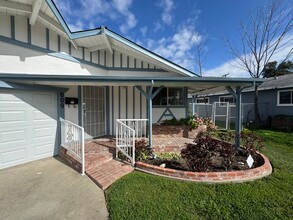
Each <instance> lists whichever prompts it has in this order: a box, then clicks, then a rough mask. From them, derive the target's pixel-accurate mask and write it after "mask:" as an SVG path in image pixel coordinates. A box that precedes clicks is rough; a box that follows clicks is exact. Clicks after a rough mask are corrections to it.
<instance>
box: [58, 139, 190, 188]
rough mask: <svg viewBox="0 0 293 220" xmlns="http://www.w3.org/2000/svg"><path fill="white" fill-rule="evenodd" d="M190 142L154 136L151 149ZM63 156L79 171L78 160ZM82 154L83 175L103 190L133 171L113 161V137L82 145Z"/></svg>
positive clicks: (173, 146) (132, 168)
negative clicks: (83, 159) (83, 157)
mask: <svg viewBox="0 0 293 220" xmlns="http://www.w3.org/2000/svg"><path fill="white" fill-rule="evenodd" d="M192 141H193V139H192V138H184V137H167V136H166V137H156V136H154V138H153V147H154V148H155V149H158V150H159V149H160V148H162V147H164V148H169V149H174V148H177V147H180V146H184V144H185V143H191V142H192ZM65 154H66V155H68V156H70V157H72V158H68V161H67V162H68V163H69V164H70V165H71V166H72V167H73V168H77V169H80V165H79V160H78V158H77V157H76V156H75V155H73V154H72V153H70V152H69V151H66V152H61V153H60V156H61V157H62V158H63V159H65V160H66V157H65ZM84 154H85V173H86V174H87V176H89V177H90V178H91V179H92V180H93V181H94V182H95V183H96V184H97V185H98V186H100V187H101V188H102V189H103V190H105V189H107V188H108V187H109V186H110V185H111V184H112V183H114V182H115V181H116V180H118V179H119V178H121V177H123V176H124V175H126V174H128V173H130V172H132V171H133V170H134V167H132V166H131V165H130V164H129V163H125V162H123V161H121V160H117V159H115V158H116V138H115V137H114V136H104V137H100V138H97V139H94V140H90V141H87V142H86V143H85V145H84ZM78 167H79V168H78ZM78 171H80V170H78Z"/></svg>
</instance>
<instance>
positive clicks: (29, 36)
mask: <svg viewBox="0 0 293 220" xmlns="http://www.w3.org/2000/svg"><path fill="white" fill-rule="evenodd" d="M26 24H27V43H28V44H31V43H32V26H31V25H30V20H29V18H27V23H26Z"/></svg>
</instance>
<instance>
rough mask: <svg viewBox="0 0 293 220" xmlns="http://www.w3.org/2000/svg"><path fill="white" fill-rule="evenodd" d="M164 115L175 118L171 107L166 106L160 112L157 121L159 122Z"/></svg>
mask: <svg viewBox="0 0 293 220" xmlns="http://www.w3.org/2000/svg"><path fill="white" fill-rule="evenodd" d="M166 116H171V117H172V118H176V117H175V116H174V114H173V112H172V111H171V109H169V108H166V109H165V111H164V112H163V113H162V115H161V116H160V118H159V119H158V121H157V123H159V122H160V121H161V120H162V118H163V117H166Z"/></svg>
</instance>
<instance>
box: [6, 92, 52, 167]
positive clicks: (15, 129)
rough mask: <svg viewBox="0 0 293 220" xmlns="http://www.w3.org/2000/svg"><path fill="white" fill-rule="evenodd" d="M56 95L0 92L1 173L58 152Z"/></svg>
mask: <svg viewBox="0 0 293 220" xmlns="http://www.w3.org/2000/svg"><path fill="white" fill-rule="evenodd" d="M57 140H58V135H57V95H56V93H48V92H28V91H25V92H11V91H1V92H0V169H2V168H6V167H10V166H14V165H18V164H22V163H26V162H30V161H34V160H37V159H42V158H46V157H50V156H53V155H54V151H55V152H56V151H57V147H58V146H57Z"/></svg>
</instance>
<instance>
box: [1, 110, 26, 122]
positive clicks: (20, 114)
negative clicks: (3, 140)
mask: <svg viewBox="0 0 293 220" xmlns="http://www.w3.org/2000/svg"><path fill="white" fill-rule="evenodd" d="M24 122H25V111H19V110H16V111H14V110H10V111H7V110H6V111H5V110H4V111H1V112H0V124H1V125H2V124H3V125H4V124H9V123H24Z"/></svg>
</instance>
